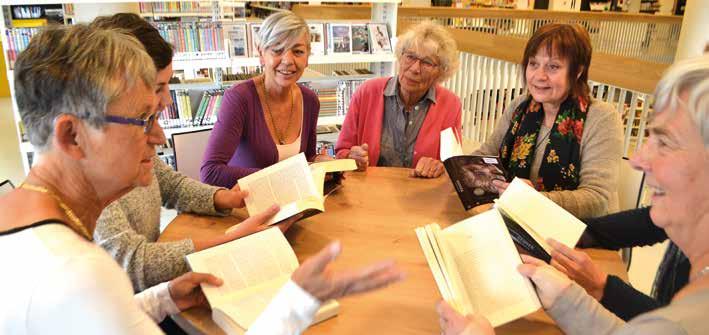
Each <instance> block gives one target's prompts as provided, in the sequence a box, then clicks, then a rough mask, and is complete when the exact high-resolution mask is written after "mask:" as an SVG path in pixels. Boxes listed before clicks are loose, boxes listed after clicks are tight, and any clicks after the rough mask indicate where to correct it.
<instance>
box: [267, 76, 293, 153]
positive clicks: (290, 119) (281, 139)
mask: <svg viewBox="0 0 709 335" xmlns="http://www.w3.org/2000/svg"><path fill="white" fill-rule="evenodd" d="M261 87H262V88H263V93H264V94H265V97H264V98H265V99H264V101H265V102H266V111H267V112H268V116H269V117H270V118H271V125H272V126H273V130H275V131H276V137H278V143H279V144H280V145H284V144H286V139H285V136H287V134H288V130H289V129H290V125H291V123H293V114H294V113H293V106H294V105H295V98H294V97H293V87H292V86H291V87H290V89H289V93H290V116H289V117H288V124H287V125H286V130H285V136H284V134H283V133H281V132H280V130H279V129H278V127H276V120H275V119H274V118H273V113H271V106H270V105H269V103H268V90H267V89H266V77H263V80H262V81H261Z"/></svg>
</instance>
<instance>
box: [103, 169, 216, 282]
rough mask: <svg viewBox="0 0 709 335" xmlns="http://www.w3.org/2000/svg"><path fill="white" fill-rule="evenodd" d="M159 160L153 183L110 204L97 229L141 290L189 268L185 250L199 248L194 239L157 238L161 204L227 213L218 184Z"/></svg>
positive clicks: (105, 245)
mask: <svg viewBox="0 0 709 335" xmlns="http://www.w3.org/2000/svg"><path fill="white" fill-rule="evenodd" d="M153 164H154V167H153V177H154V178H153V180H152V182H151V183H150V185H149V186H147V187H138V188H135V189H134V190H132V191H131V192H129V193H128V194H126V195H125V196H123V197H122V198H120V199H118V200H117V201H115V202H113V203H111V204H110V205H109V206H108V207H106V209H105V210H104V211H103V213H101V217H99V219H98V222H97V223H96V230H95V231H94V240H95V241H96V243H97V244H98V245H100V246H101V247H103V248H104V249H105V250H106V251H107V252H108V253H109V254H111V256H113V259H115V260H116V262H118V264H120V265H121V267H123V269H125V271H126V272H127V273H128V276H129V277H130V280H131V283H132V284H133V289H134V290H135V291H136V292H140V291H143V290H145V289H146V288H149V287H151V286H154V285H157V284H159V283H162V282H165V281H169V280H171V279H173V278H175V277H177V276H179V275H181V274H183V273H185V272H187V271H189V269H188V267H187V263H186V262H185V255H187V254H189V253H191V252H193V251H194V245H193V244H192V241H191V240H189V239H185V240H182V241H176V242H160V243H158V242H156V241H157V240H158V237H159V236H160V207H161V205H162V206H165V207H167V208H174V209H177V210H178V211H180V212H193V213H198V214H207V215H223V214H227V213H226V212H225V213H220V212H218V211H217V210H216V209H215V208H214V193H215V192H216V191H217V190H219V188H218V187H213V186H208V185H205V184H202V183H200V182H198V181H196V180H193V179H190V178H188V177H186V176H184V175H182V174H180V173H179V172H176V171H174V170H173V169H172V168H171V167H169V166H168V165H167V164H165V163H164V162H163V161H162V160H160V159H159V158H158V157H155V158H154V159H153Z"/></svg>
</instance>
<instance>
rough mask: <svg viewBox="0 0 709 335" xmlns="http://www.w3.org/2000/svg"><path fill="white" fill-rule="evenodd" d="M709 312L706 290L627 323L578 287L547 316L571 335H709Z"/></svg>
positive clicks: (563, 296) (567, 291) (566, 293)
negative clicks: (708, 332) (708, 317)
mask: <svg viewBox="0 0 709 335" xmlns="http://www.w3.org/2000/svg"><path fill="white" fill-rule="evenodd" d="M707 311H709V289H704V290H698V291H695V292H693V293H691V294H688V295H687V296H684V297H682V298H681V299H679V300H675V301H672V303H671V304H670V305H668V306H667V307H663V308H660V309H656V310H654V311H652V312H649V313H645V314H641V315H638V316H637V317H635V318H634V319H632V320H630V321H629V322H628V323H625V322H623V320H621V319H619V318H618V317H617V316H615V314H613V313H611V312H609V311H608V310H607V309H605V308H603V306H601V304H599V303H598V301H596V300H595V299H593V298H592V297H591V296H589V295H588V294H586V291H585V290H584V289H583V288H582V287H581V286H578V285H577V284H576V283H574V284H571V286H569V287H568V288H567V289H565V290H564V292H562V294H561V295H560V296H559V297H558V298H557V299H556V301H555V302H554V305H553V306H552V307H551V308H550V309H549V310H547V313H549V316H551V317H552V319H554V321H555V322H556V324H557V325H558V326H559V328H561V330H563V332H564V334H568V335H586V334H588V335H591V334H593V335H610V334H613V335H630V334H637V335H640V334H643V335H655V334H657V335H659V334H663V335H665V334H666V335H680V334H682V335H685V334H689V335H693V334H707V324H706V318H707Z"/></svg>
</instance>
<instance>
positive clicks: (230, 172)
mask: <svg viewBox="0 0 709 335" xmlns="http://www.w3.org/2000/svg"><path fill="white" fill-rule="evenodd" d="M259 170H261V169H259V168H244V167H238V166H227V165H226V163H213V162H205V164H204V165H203V166H202V174H201V177H202V181H203V182H204V183H206V184H209V185H214V186H219V187H224V188H229V189H231V188H232V187H234V185H236V183H238V182H239V179H240V178H242V177H246V176H248V175H250V174H252V173H254V172H257V171H259Z"/></svg>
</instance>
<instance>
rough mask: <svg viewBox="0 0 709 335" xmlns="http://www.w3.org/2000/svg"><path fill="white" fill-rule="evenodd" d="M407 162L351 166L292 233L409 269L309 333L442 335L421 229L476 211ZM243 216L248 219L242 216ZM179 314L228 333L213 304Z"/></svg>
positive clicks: (214, 229)
mask: <svg viewBox="0 0 709 335" xmlns="http://www.w3.org/2000/svg"><path fill="white" fill-rule="evenodd" d="M408 173H409V170H408V169H397V168H376V167H374V168H369V169H368V170H367V172H366V173H349V174H348V175H347V179H346V180H345V181H344V187H343V188H342V189H340V190H339V191H337V192H336V193H334V194H332V195H330V197H328V198H327V201H326V204H325V210H326V212H325V213H322V214H319V215H316V216H313V217H310V218H308V219H306V220H303V221H300V222H298V223H296V224H294V225H293V226H292V227H291V228H290V230H289V231H288V232H287V233H286V237H287V238H288V240H289V241H290V243H291V245H292V246H293V249H294V250H295V253H296V254H297V255H298V258H299V260H300V261H301V262H302V261H303V260H304V259H305V258H307V257H308V256H310V255H312V254H314V253H315V252H316V251H318V250H320V249H321V248H322V247H324V246H325V245H327V244H328V243H329V242H330V241H333V240H340V241H341V242H342V246H343V252H342V254H341V255H340V257H339V258H338V259H337V260H336V261H335V263H334V266H335V268H336V269H338V268H339V269H342V268H354V267H357V266H360V265H364V264H367V263H370V262H374V261H377V260H380V259H385V258H393V259H395V260H396V261H397V263H398V265H399V266H400V267H401V268H402V269H403V270H404V271H405V272H406V274H407V279H406V280H405V281H404V282H401V283H398V284H395V285H393V286H391V287H388V288H385V289H382V290H379V291H376V292H373V293H368V294H364V295H359V296H354V297H348V298H344V299H339V301H340V304H341V308H340V313H339V315H338V316H337V317H335V318H333V319H330V320H328V321H325V322H323V323H320V324H317V325H315V326H313V327H311V328H309V329H308V330H307V331H306V333H307V334H360V333H362V332H363V331H365V332H366V333H367V334H439V333H440V328H439V325H438V318H437V315H436V312H435V304H436V302H437V301H438V300H440V295H439V293H438V289H437V288H436V284H435V282H434V280H433V276H432V275H431V271H430V270H429V268H428V265H427V264H426V260H425V259H424V257H423V253H422V252H421V248H420V247H419V244H418V240H417V239H416V234H415V233H414V228H415V227H419V226H423V225H426V224H429V223H432V222H436V223H438V224H440V225H441V227H442V228H444V227H447V226H449V225H450V224H453V223H455V222H458V221H460V220H462V219H464V218H466V217H468V216H469V215H470V214H469V213H466V212H465V211H464V209H463V206H462V204H461V203H460V200H459V199H458V196H457V195H456V193H455V191H454V189H453V187H452V185H451V183H450V181H449V179H448V178H447V177H446V176H445V175H444V176H442V177H440V178H437V179H418V178H410V177H409V176H408ZM235 216H237V217H227V218H215V217H199V216H194V215H180V216H178V217H177V218H176V219H175V220H174V221H173V222H172V223H170V225H168V227H167V229H165V231H164V233H163V234H162V236H161V237H160V241H171V240H176V239H181V238H184V237H186V236H200V235H201V236H208V235H214V234H220V233H223V232H224V230H226V229H227V228H228V227H229V226H231V225H233V224H234V223H236V222H239V220H240V219H242V218H243V213H237V212H235ZM239 216H241V218H238V217H239ZM591 254H592V257H593V258H594V259H595V260H596V261H597V262H598V264H599V265H600V266H601V268H603V269H605V270H606V271H608V272H609V273H613V274H617V275H620V276H621V278H626V277H627V276H626V273H625V267H624V265H623V264H622V262H621V261H620V258H619V256H618V254H617V253H616V252H609V251H601V250H592V251H591ZM176 321H177V322H178V323H179V324H181V326H183V327H185V326H186V327H188V328H189V329H188V331H190V332H196V333H207V334H223V332H222V331H221V329H220V328H219V327H218V326H216V324H214V323H213V322H212V320H211V313H210V311H209V310H208V309H207V308H199V309H198V308H195V309H192V310H189V311H186V312H184V313H182V314H180V316H179V317H177V318H176ZM522 333H524V334H559V333H560V332H559V330H558V328H556V327H555V326H554V325H553V323H552V322H551V320H550V319H549V318H548V317H547V316H546V315H545V314H544V313H543V312H541V311H540V312H538V313H535V314H533V315H531V316H528V317H527V318H524V319H521V320H517V321H515V322H512V323H509V324H507V325H504V326H502V327H498V328H497V334H522Z"/></svg>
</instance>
